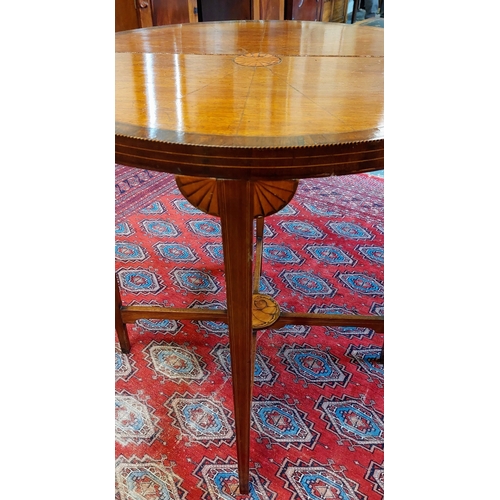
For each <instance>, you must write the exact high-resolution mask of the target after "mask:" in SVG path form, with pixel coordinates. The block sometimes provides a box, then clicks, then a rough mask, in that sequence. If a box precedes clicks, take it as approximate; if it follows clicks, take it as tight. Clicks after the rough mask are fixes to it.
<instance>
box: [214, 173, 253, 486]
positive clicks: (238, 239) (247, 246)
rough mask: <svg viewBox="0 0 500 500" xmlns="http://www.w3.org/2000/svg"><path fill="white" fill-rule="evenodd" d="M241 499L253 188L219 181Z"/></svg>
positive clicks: (249, 381) (249, 362) (249, 361)
mask: <svg viewBox="0 0 500 500" xmlns="http://www.w3.org/2000/svg"><path fill="white" fill-rule="evenodd" d="M217 190H218V203H219V212H220V218H221V226H222V245H223V251H224V268H225V278H226V297H227V314H228V328H229V344H230V351H231V371H232V382H233V400H234V414H235V426H236V446H237V453H238V475H239V483H240V493H241V494H243V495H244V494H248V493H249V467H250V411H251V405H252V388H253V374H254V363H255V341H254V338H253V337H254V333H253V331H252V253H253V206H252V205H253V184H252V183H251V182H249V181H235V180H217Z"/></svg>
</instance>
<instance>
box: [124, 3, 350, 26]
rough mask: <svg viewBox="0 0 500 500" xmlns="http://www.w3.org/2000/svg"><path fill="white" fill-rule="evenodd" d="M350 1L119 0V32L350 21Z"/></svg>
mask: <svg viewBox="0 0 500 500" xmlns="http://www.w3.org/2000/svg"><path fill="white" fill-rule="evenodd" d="M347 4H348V0H318V1H316V0H303V1H302V0H239V1H234V0H115V31H116V32H118V31H125V30H132V29H138V28H147V27H150V26H162V25H165V24H178V23H193V22H197V21H205V22H207V21H225V20H250V19H254V20H258V19H261V20H283V19H289V20H293V19H297V20H304V21H325V22H328V21H331V22H339V23H343V22H346V17H347Z"/></svg>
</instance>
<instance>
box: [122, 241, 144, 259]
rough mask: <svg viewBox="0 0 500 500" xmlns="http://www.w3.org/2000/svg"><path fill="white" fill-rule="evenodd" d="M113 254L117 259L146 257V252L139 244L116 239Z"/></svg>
mask: <svg viewBox="0 0 500 500" xmlns="http://www.w3.org/2000/svg"><path fill="white" fill-rule="evenodd" d="M115 256H116V259H117V260H121V261H129V260H135V261H143V260H146V258H147V257H148V255H147V253H146V252H145V251H144V249H143V248H142V247H140V246H139V245H136V244H135V243H124V242H118V241H117V242H116V243H115Z"/></svg>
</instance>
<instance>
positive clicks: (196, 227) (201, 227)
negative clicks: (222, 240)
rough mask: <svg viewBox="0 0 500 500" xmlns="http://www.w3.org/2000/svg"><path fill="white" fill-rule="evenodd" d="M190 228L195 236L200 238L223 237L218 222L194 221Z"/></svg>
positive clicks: (189, 223)
mask: <svg viewBox="0 0 500 500" xmlns="http://www.w3.org/2000/svg"><path fill="white" fill-rule="evenodd" d="M188 226H189V228H190V229H191V231H192V232H193V233H194V234H197V235H199V236H218V237H220V236H221V234H222V233H221V228H220V224H219V223H218V222H215V221H212V220H208V219H206V220H192V221H189V222H188Z"/></svg>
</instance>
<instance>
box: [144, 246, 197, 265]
mask: <svg viewBox="0 0 500 500" xmlns="http://www.w3.org/2000/svg"><path fill="white" fill-rule="evenodd" d="M154 247H155V248H156V249H157V250H158V253H159V254H160V255H161V256H162V257H164V258H165V259H167V260H170V261H172V262H192V263H195V262H197V261H198V260H199V257H197V256H196V255H195V254H194V253H193V251H192V250H191V248H189V247H188V246H186V245H181V244H180V243H157V244H156V245H154Z"/></svg>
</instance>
